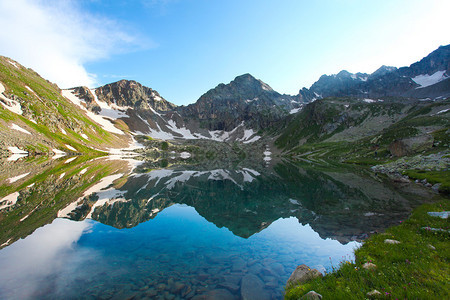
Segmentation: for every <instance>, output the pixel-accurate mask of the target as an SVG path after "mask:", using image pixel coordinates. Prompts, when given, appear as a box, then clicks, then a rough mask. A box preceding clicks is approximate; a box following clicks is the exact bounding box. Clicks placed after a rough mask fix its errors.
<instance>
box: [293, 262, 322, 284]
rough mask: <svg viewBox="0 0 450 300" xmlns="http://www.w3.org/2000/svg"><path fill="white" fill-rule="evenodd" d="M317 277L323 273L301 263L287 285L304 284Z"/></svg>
mask: <svg viewBox="0 0 450 300" xmlns="http://www.w3.org/2000/svg"><path fill="white" fill-rule="evenodd" d="M316 277H322V273H320V272H319V271H318V270H316V269H311V268H310V267H308V266H307V265H300V266H298V267H297V268H296V269H295V270H294V272H292V274H291V276H290V277H289V279H288V282H287V284H286V286H290V285H293V284H302V283H305V282H307V281H310V280H311V279H314V278H316Z"/></svg>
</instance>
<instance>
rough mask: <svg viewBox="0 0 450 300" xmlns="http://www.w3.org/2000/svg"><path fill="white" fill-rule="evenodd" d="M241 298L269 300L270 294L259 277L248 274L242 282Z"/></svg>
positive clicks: (246, 299)
mask: <svg viewBox="0 0 450 300" xmlns="http://www.w3.org/2000/svg"><path fill="white" fill-rule="evenodd" d="M241 298H242V299H243V300H253V299H258V300H266V299H267V300H268V299H269V298H270V297H269V294H268V293H267V291H266V290H265V289H264V283H263V282H262V281H261V279H259V277H258V276H256V275H253V274H247V275H245V276H244V278H242V282H241Z"/></svg>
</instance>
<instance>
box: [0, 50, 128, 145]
mask: <svg viewBox="0 0 450 300" xmlns="http://www.w3.org/2000/svg"><path fill="white" fill-rule="evenodd" d="M0 83H1V84H2V87H3V88H4V89H5V91H4V93H3V95H2V97H1V99H0V102H1V105H0V131H1V136H0V151H2V152H5V151H6V149H7V148H8V147H12V146H16V147H19V148H21V149H25V150H27V151H29V152H31V153H43V152H44V153H45V152H50V151H51V150H52V149H53V148H56V149H60V150H62V151H64V152H82V153H87V152H95V151H96V150H93V148H97V149H99V148H100V149H105V148H106V147H114V148H118V147H121V146H126V145H127V143H126V139H124V136H116V135H114V134H112V133H110V132H108V131H106V130H104V129H103V128H102V127H101V126H99V125H98V124H97V123H95V122H93V121H92V120H91V119H89V118H88V117H87V116H86V115H85V114H84V112H83V111H82V110H81V109H79V108H78V107H76V106H75V105H74V104H72V103H71V102H70V101H69V100H67V99H66V98H64V97H63V96H61V90H60V89H59V88H58V86H56V85H55V84H52V83H51V82H49V81H47V80H45V79H43V78H42V77H40V76H39V74H37V73H36V72H34V71H33V70H31V69H27V68H25V67H23V66H21V65H20V64H18V63H17V62H15V61H13V60H11V59H9V58H6V57H0ZM0 88H1V87H0ZM11 104H15V107H16V108H15V109H12V108H11V107H12V105H11ZM19 105H20V106H19ZM18 108H20V109H18ZM17 112H19V113H17ZM21 129H23V130H21ZM74 149H75V150H74Z"/></svg>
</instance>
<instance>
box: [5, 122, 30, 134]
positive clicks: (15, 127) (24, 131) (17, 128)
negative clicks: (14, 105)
mask: <svg viewBox="0 0 450 300" xmlns="http://www.w3.org/2000/svg"><path fill="white" fill-rule="evenodd" d="M10 128H11V129H14V130H17V131H20V132H23V133H26V134H29V135H31V132H29V131H28V130H26V129H23V128H22V127H20V126H19V125H17V124H12V125H11V126H10Z"/></svg>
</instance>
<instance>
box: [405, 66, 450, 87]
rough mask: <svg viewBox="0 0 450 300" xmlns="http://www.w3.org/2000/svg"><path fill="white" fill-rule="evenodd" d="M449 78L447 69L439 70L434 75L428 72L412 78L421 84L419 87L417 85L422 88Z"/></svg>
mask: <svg viewBox="0 0 450 300" xmlns="http://www.w3.org/2000/svg"><path fill="white" fill-rule="evenodd" d="M447 78H448V76H446V75H445V70H444V71H437V72H435V73H434V74H432V75H428V74H422V75H417V76H416V77H414V78H411V79H412V80H413V81H414V82H415V83H417V84H418V85H420V86H419V87H417V88H418V89H420V88H424V87H427V86H430V85H433V84H436V83H438V82H440V81H442V80H444V79H447Z"/></svg>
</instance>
